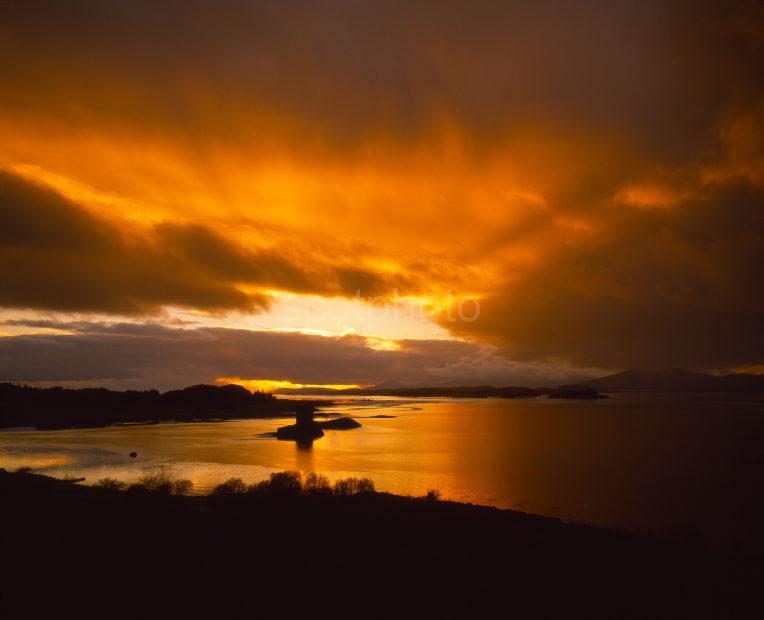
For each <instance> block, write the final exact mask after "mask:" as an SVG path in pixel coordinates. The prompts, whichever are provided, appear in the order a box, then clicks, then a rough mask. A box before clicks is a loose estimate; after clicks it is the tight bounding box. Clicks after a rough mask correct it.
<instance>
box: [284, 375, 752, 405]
mask: <svg viewBox="0 0 764 620" xmlns="http://www.w3.org/2000/svg"><path fill="white" fill-rule="evenodd" d="M581 383H582V384H583V385H585V386H587V387H590V388H593V389H594V390H597V391H600V392H764V375H753V374H744V373H739V374H729V375H709V374H705V373H702V372H692V371H689V370H682V369H678V368H671V369H665V370H624V371H623V372H617V373H615V374H612V375H607V376H605V377H599V378H597V379H590V380H588V381H582V382H581ZM553 391H554V390H553V389H552V388H530V387H521V386H511V387H493V386H490V385H474V386H435V387H381V386H380V387H376V386H375V387H368V388H351V389H345V390H334V389H330V388H307V389H281V390H277V392H276V393H278V394H312V395H324V396H399V397H401V396H402V397H415V396H437V397H454V398H470V397H472V398H481V397H490V396H497V397H503V398H528V397H531V398H532V397H534V396H541V395H549V394H551V393H552V392H553Z"/></svg>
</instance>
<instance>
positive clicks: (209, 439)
mask: <svg viewBox="0 0 764 620" xmlns="http://www.w3.org/2000/svg"><path fill="white" fill-rule="evenodd" d="M335 411H339V412H341V413H345V414H347V415H351V416H353V417H355V418H356V419H357V420H358V421H359V422H361V423H362V424H363V426H362V427H361V428H359V429H355V430H351V431H327V432H326V435H325V436H324V437H323V438H321V439H319V440H317V441H316V442H315V443H314V444H313V446H312V448H311V449H302V448H300V447H299V446H296V445H295V444H294V443H293V442H289V441H277V440H275V439H274V438H273V437H272V436H271V433H273V431H274V430H275V429H276V427H278V426H280V425H282V424H285V423H286V422H285V421H284V420H283V419H262V420H233V421H228V422H220V423H198V424H158V425H147V426H130V427H110V428H101V429H81V430H64V431H45V432H37V431H2V432H0V467H5V468H6V469H15V468H18V467H22V466H29V467H32V468H33V469H34V470H35V471H38V472H40V473H45V474H50V475H55V476H65V475H69V476H75V477H85V478H86V479H87V480H86V482H87V483H93V482H95V481H97V480H98V479H100V478H105V477H111V478H116V479H119V480H123V481H126V482H134V481H136V480H137V479H138V478H139V477H140V476H141V475H142V473H143V472H144V471H145V470H146V469H150V468H154V467H157V466H159V465H167V464H170V465H172V467H173V469H174V473H175V475H176V476H178V477H181V478H187V479H190V480H191V481H192V482H193V483H194V486H195V490H196V491H197V492H207V491H209V490H211V489H212V488H214V487H215V486H216V485H217V484H220V483H221V482H223V481H225V480H226V479H228V478H230V477H239V478H242V479H243V480H244V481H245V482H247V483H253V482H256V481H259V480H262V479H264V478H266V477H267V476H268V475H269V474H270V473H272V472H275V471H283V470H298V471H301V472H304V473H306V472H310V471H316V472H320V473H323V474H324V475H326V476H327V477H328V478H329V479H330V480H337V479H339V478H346V477H349V476H355V477H367V478H371V479H372V480H373V481H374V483H375V484H376V487H377V488H378V489H380V490H385V491H391V492H393V493H400V494H411V495H422V494H424V493H426V492H427V490H428V489H431V488H434V489H438V490H440V492H441V493H442V496H443V497H444V498H449V499H455V500H459V501H467V502H474V503H479V504H490V505H495V506H500V507H508V508H515V509H520V510H525V511H529V512H536V513H540V514H546V515H551V516H559V517H563V518H567V519H575V520H581V521H587V522H590V523H599V524H605V525H611V526H616V527H630V528H632V529H648V530H657V531H666V530H669V531H670V530H672V529H676V528H679V527H683V528H686V526H687V523H688V522H690V523H692V524H693V527H695V528H697V529H699V530H702V529H704V528H715V527H719V528H720V526H719V524H721V523H729V521H730V519H733V520H734V527H727V530H729V531H735V530H736V529H737V530H740V529H742V528H745V527H749V526H750V527H754V526H755V519H754V517H755V515H756V514H757V513H756V510H755V505H756V502H757V501H758V496H759V489H760V488H764V467H762V466H761V465H756V463H758V462H759V461H760V460H761V458H762V452H763V451H762V448H761V446H762V445H764V416H762V415H760V414H761V405H760V403H759V404H757V403H755V402H748V401H740V402H711V401H708V399H695V400H692V399H689V400H688V399H685V400H681V399H676V398H675V397H674V398H670V399H669V398H664V399H652V400H651V399H650V398H648V397H644V396H635V395H622V396H616V397H614V398H612V399H610V400H607V401H598V402H559V401H558V402H553V401H548V400H545V399H536V400H516V401H502V400H494V399H487V400H441V401H438V400H437V399H420V400H417V401H408V402H403V401H394V400H387V401H382V402H375V403H372V405H371V406H369V405H368V404H366V403H364V404H363V406H359V405H358V404H356V405H352V404H349V405H345V406H341V407H338V408H336V409H335ZM378 414H385V415H392V416H396V417H393V418H374V417H370V416H374V415H378ZM132 451H136V452H137V453H138V457H137V458H135V459H133V458H130V457H129V453H130V452H132ZM709 497H712V498H713V502H712V503H710V504H709ZM752 515H753V516H752ZM720 529H721V528H720Z"/></svg>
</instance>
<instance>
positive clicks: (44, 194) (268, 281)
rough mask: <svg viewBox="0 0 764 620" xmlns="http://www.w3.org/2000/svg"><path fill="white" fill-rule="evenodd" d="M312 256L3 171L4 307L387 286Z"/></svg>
mask: <svg viewBox="0 0 764 620" xmlns="http://www.w3.org/2000/svg"><path fill="white" fill-rule="evenodd" d="M285 253H286V254H289V251H288V250H287V251H286V252H285ZM316 258H317V257H315V256H311V259H313V262H312V263H311V265H310V268H303V267H300V266H298V265H297V264H295V263H294V262H292V260H291V259H290V258H289V257H288V256H284V255H282V254H281V253H279V251H277V250H273V249H247V248H243V247H241V246H240V245H238V244H237V243H236V242H234V241H232V240H229V239H225V238H223V237H221V236H220V235H218V234H216V233H214V232H213V231H212V230H210V229H209V228H206V227H204V226H202V225H199V224H176V223H165V224H159V225H157V226H154V227H151V228H148V229H145V230H141V229H140V228H137V227H128V228H127V229H122V228H119V227H117V225H116V224H112V223H110V222H108V221H107V220H105V219H102V218H100V217H98V216H95V215H92V214H91V213H89V212H88V211H86V210H85V209H83V208H82V207H81V206H79V205H77V204H75V203H73V202H71V201H70V200H67V199H66V198H64V197H63V196H61V195H60V194H58V193H56V192H55V191H53V190H51V189H48V188H45V187H42V186H39V185H36V184H34V183H31V182H29V181H26V180H24V179H22V178H20V177H18V176H16V175H13V174H9V173H7V172H3V171H2V170H0V306H5V307H16V308H41V309H52V310H62V311H95V312H105V313H111V314H123V315H132V314H151V313H156V312H158V311H159V310H160V309H161V308H162V307H163V306H167V305H174V306H181V307H191V308H196V309H201V310H213V311H214V310H246V311H250V312H257V311H259V310H262V309H263V308H265V307H267V305H268V303H269V302H268V297H267V296H266V295H265V294H262V293H259V292H258V291H257V290H253V291H252V290H250V291H249V292H244V291H243V290H242V289H241V288H240V285H249V286H250V287H255V289H257V288H262V289H278V290H286V291H293V292H309V293H314V294H320V295H347V296H353V295H355V294H356V288H362V293H363V294H364V295H368V294H369V292H370V291H371V290H373V292H375V293H376V292H382V291H383V289H384V290H387V291H390V290H392V285H393V283H391V282H388V281H387V280H386V279H384V278H382V277H380V276H377V275H376V274H374V273H373V272H367V271H364V270H363V269H353V270H348V269H346V268H344V267H337V268H335V267H333V266H331V265H325V264H322V263H321V262H320V260H316ZM408 282H410V280H408ZM383 285H384V286H383Z"/></svg>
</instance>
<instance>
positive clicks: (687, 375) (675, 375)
mask: <svg viewBox="0 0 764 620" xmlns="http://www.w3.org/2000/svg"><path fill="white" fill-rule="evenodd" d="M586 383H587V385H589V386H591V387H593V388H595V389H597V390H601V391H603V392H764V375H751V374H743V373H740V374H729V375H708V374H705V373H701V372H691V371H689V370H682V369H678V368H671V369H665V370H625V371H623V372H617V373H615V374H612V375H608V376H606V377H600V378H599V379H592V380H590V381H587V382H586Z"/></svg>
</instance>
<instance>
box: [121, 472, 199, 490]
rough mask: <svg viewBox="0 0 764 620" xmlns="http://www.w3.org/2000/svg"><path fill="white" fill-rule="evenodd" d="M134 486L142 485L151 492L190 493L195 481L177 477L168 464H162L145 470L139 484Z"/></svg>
mask: <svg viewBox="0 0 764 620" xmlns="http://www.w3.org/2000/svg"><path fill="white" fill-rule="evenodd" d="M134 486H138V487H142V488H144V489H145V490H146V491H148V492H149V493H163V494H166V495H190V494H191V492H192V491H193V489H194V483H193V482H191V481H190V480H185V479H182V480H178V479H176V478H175V475H174V474H173V471H172V468H171V467H169V466H168V465H160V466H159V467H157V468H156V469H152V470H149V471H146V472H144V474H143V475H142V476H141V477H140V478H139V479H138V484H137V485H134ZM128 490H130V489H128ZM132 490H137V489H132Z"/></svg>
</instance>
